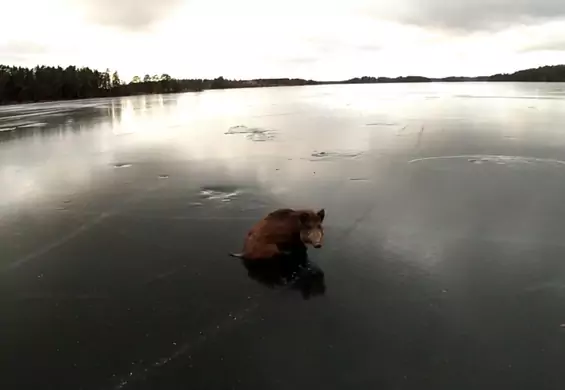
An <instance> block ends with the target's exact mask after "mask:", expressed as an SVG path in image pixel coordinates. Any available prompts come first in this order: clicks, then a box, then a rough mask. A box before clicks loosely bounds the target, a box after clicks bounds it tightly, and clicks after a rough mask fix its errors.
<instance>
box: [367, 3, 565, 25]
mask: <svg viewBox="0 0 565 390" xmlns="http://www.w3.org/2000/svg"><path fill="white" fill-rule="evenodd" d="M373 11H374V15H375V16H376V17H378V15H383V14H385V15H387V16H389V17H391V18H394V19H396V20H397V21H399V22H403V23H408V24H414V25H418V26H422V27H432V28H433V27H435V28H438V29H446V30H455V31H457V30H459V31H464V32H468V31H479V30H486V31H492V30H500V29H504V28H507V27H510V26H512V25H516V24H535V23H540V22H544V21H548V20H555V19H560V18H565V1H563V0H404V1H400V3H399V4H397V6H396V7H395V8H392V6H390V7H386V8H383V6H382V5H381V6H379V7H375V8H373Z"/></svg>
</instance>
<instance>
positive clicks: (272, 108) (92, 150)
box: [0, 83, 565, 390]
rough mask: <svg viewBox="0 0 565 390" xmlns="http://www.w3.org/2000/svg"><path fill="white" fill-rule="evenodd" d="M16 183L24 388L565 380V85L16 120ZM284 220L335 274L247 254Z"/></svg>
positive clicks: (2, 366) (17, 361) (38, 107)
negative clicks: (255, 232)
mask: <svg viewBox="0 0 565 390" xmlns="http://www.w3.org/2000/svg"><path fill="white" fill-rule="evenodd" d="M0 189H1V190H0V370H1V371H2V372H1V375H0V388H2V389H57V390H65V389H122V388H123V389H310V388H324V389H351V388H359V389H370V388H375V389H376V388H379V389H446V390H448V389H458V390H465V389H482V388H497V389H517V388H535V389H563V388H564V387H565V371H564V370H563V362H564V361H565V240H564V234H565V202H564V201H563V200H564V199H565V84H513V83H500V84H481V83H476V84H475V83H469V84H418V85H400V84H397V85H358V86H317V87H297V88H267V89H254V90H230V91H206V92H202V93H196V94H183V95H164V96H146V97H145V96H141V97H128V98H117V99H101V100H88V101H81V102H64V103H46V104H33V105H25V106H9V107H2V108H0ZM278 207H296V208H298V207H308V208H320V207H324V208H325V209H326V212H327V217H326V222H325V226H326V244H325V246H324V247H323V248H322V249H319V250H310V260H311V261H312V263H313V264H314V265H315V266H316V267H318V268H319V269H320V270H322V271H323V273H324V277H323V278H321V277H319V275H318V276H317V277H310V276H308V275H306V274H304V273H300V272H299V275H300V276H302V278H300V277H299V278H298V279H296V280H294V281H292V280H291V281H290V282H289V283H287V284H284V283H279V282H280V281H277V280H276V279H277V278H276V275H275V278H274V279H273V275H267V276H268V277H267V278H262V277H261V275H259V276H258V275H257V274H254V273H252V272H251V273H250V272H248V270H247V269H246V268H245V267H244V266H243V265H242V264H241V263H240V262H239V261H238V260H236V259H233V258H230V257H228V256H227V253H228V252H230V251H237V250H239V249H240V247H241V244H242V239H243V237H244V235H245V233H246V231H247V229H248V228H249V227H250V226H251V224H252V223H254V222H255V221H256V220H257V219H258V218H261V217H262V216H263V215H264V214H266V213H268V212H269V211H271V210H273V209H275V208H278ZM275 273H276V272H275ZM263 276H265V275H263ZM282 276H289V275H286V274H285V275H282Z"/></svg>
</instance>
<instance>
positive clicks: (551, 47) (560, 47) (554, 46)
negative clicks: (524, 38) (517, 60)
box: [520, 38, 565, 52]
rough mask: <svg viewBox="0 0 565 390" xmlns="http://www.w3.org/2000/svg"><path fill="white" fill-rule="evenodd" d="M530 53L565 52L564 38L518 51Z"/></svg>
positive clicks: (539, 43)
mask: <svg viewBox="0 0 565 390" xmlns="http://www.w3.org/2000/svg"><path fill="white" fill-rule="evenodd" d="M531 51H563V52H565V38H558V39H556V40H555V41H545V42H538V43H534V44H532V45H528V46H526V47H524V48H523V49H521V50H520V52H531Z"/></svg>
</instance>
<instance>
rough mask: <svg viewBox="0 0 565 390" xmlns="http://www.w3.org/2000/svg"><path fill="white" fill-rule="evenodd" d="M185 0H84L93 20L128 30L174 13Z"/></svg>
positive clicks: (144, 25)
mask: <svg viewBox="0 0 565 390" xmlns="http://www.w3.org/2000/svg"><path fill="white" fill-rule="evenodd" d="M183 2H184V0H83V1H82V3H83V4H82V6H83V7H84V9H85V11H86V12H87V17H88V19H90V20H91V21H93V22H95V23H98V24H102V25H107V26H114V27H119V28H123V29H128V30H143V29H145V28H147V27H149V26H151V24H153V23H155V22H157V21H160V20H162V19H164V18H165V17H167V16H169V15H170V14H172V13H173V12H174V11H175V10H176V9H177V7H178V6H179V5H181V4H182V3H183Z"/></svg>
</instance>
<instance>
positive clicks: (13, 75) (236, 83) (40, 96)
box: [0, 65, 565, 104]
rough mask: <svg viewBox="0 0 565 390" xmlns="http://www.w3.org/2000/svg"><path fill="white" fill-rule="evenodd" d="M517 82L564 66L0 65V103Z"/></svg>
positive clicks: (560, 78)
mask: <svg viewBox="0 0 565 390" xmlns="http://www.w3.org/2000/svg"><path fill="white" fill-rule="evenodd" d="M434 81H441V82H466V81H493V82H496V81H520V82H532V81H534V82H535V81H537V82H565V65H556V66H543V67H539V68H532V69H526V70H521V71H518V72H515V73H511V74H496V75H492V76H480V77H453V76H452V77H445V78H428V77H422V76H405V77H397V78H389V77H369V76H364V77H356V78H353V79H349V80H344V81H314V80H305V79H299V78H294V79H290V78H272V79H253V80H228V79H224V78H223V77H218V78H216V79H175V78H173V77H171V76H169V75H168V74H162V75H145V76H143V77H140V76H135V77H134V78H133V79H132V80H131V81H130V82H127V83H126V82H124V81H122V80H121V79H120V76H119V74H118V72H116V71H114V72H111V71H110V70H109V69H107V70H106V71H102V72H101V71H98V70H93V69H90V68H78V67H76V66H68V67H66V68H62V67H60V66H59V67H51V66H36V67H35V68H25V67H15V66H5V65H0V104H10V103H25V102H39V101H50V100H67V99H85V98H96V97H107V96H128V95H141V94H158V93H175V92H190V91H202V90H205V89H227V88H256V87H275V86H297V85H317V84H371V83H415V82H420V83H421V82H434Z"/></svg>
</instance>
